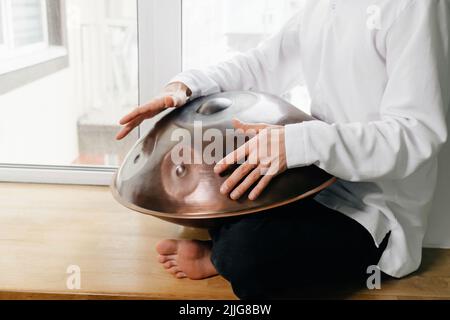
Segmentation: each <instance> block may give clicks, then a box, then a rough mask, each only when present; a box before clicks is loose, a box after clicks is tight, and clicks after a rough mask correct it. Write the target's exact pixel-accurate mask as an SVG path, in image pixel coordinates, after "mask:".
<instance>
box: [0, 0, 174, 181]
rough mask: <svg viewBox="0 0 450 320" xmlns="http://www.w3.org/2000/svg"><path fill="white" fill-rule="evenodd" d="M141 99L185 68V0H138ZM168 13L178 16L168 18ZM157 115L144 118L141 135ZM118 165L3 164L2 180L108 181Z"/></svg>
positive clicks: (0, 165)
mask: <svg viewBox="0 0 450 320" xmlns="http://www.w3.org/2000/svg"><path fill="white" fill-rule="evenodd" d="M137 8H138V21H137V23H138V46H139V49H138V50H139V103H140V104H142V103H144V102H146V101H148V100H149V99H151V98H152V97H153V96H154V95H155V94H157V93H158V91H159V90H160V89H161V88H162V87H163V86H164V85H165V84H166V83H167V82H168V81H169V80H170V79H171V77H173V76H174V75H175V74H177V73H179V72H181V70H182V29H181V28H182V20H181V19H182V11H181V10H182V0H164V1H161V0H137ZM167 16H171V17H173V16H175V18H173V19H166V18H165V17H167ZM156 121H157V119H154V120H151V121H147V122H145V123H144V124H143V125H142V126H141V127H140V129H139V137H140V136H141V135H142V134H145V133H146V132H148V130H150V129H151V127H152V126H153V125H154V123H155V122H156ZM116 170H117V168H115V167H90V166H41V165H21V164H1V163H0V182H11V183H51V184H77V185H99V186H104V185H109V184H110V183H111V181H112V178H113V175H114V173H115V172H116Z"/></svg>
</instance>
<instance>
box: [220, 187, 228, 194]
mask: <svg viewBox="0 0 450 320" xmlns="http://www.w3.org/2000/svg"><path fill="white" fill-rule="evenodd" d="M220 193H222V194H227V193H228V188H227V187H226V186H222V187H221V188H220Z"/></svg>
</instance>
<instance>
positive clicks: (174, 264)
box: [164, 260, 178, 269]
mask: <svg viewBox="0 0 450 320" xmlns="http://www.w3.org/2000/svg"><path fill="white" fill-rule="evenodd" d="M177 266H178V263H177V262H176V261H175V260H170V261H167V262H166V263H164V268H166V269H170V268H172V267H177Z"/></svg>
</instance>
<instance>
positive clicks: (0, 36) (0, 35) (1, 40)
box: [0, 2, 5, 48]
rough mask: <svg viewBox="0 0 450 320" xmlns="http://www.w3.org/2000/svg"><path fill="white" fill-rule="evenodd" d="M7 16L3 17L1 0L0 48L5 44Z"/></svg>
mask: <svg viewBox="0 0 450 320" xmlns="http://www.w3.org/2000/svg"><path fill="white" fill-rule="evenodd" d="M4 22H5V18H4V17H3V2H0V48H1V47H2V46H3V45H4V44H5V35H4V32H5V27H4Z"/></svg>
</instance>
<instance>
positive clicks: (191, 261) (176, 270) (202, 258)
mask: <svg viewBox="0 0 450 320" xmlns="http://www.w3.org/2000/svg"><path fill="white" fill-rule="evenodd" d="M156 251H158V253H159V257H158V260H159V262H160V263H161V264H162V265H163V266H164V268H165V269H166V270H167V271H168V272H169V273H171V274H173V275H174V276H175V277H177V278H178V279H183V278H189V279H192V280H202V279H206V278H210V277H213V276H216V275H218V272H217V270H216V268H215V267H214V265H213V264H212V262H211V243H210V242H202V241H190V240H164V241H161V242H159V243H158V244H157V246H156Z"/></svg>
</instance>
